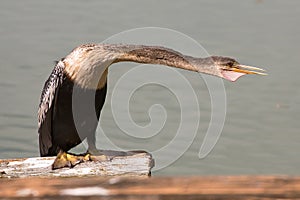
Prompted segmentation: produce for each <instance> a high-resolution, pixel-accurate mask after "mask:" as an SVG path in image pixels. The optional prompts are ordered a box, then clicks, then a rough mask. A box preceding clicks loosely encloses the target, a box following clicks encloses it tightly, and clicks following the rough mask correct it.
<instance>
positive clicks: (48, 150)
mask: <svg viewBox="0 0 300 200" xmlns="http://www.w3.org/2000/svg"><path fill="white" fill-rule="evenodd" d="M122 61H132V62H138V63H152V64H161V65H167V66H171V67H176V68H181V69H186V70H190V71H194V72H201V73H207V74H211V75H215V76H219V77H222V78H225V79H228V80H230V81H235V80H236V79H237V78H239V77H240V76H242V75H244V74H262V73H260V72H257V71H250V70H247V69H252V70H260V69H259V68H254V67H248V66H244V65H240V64H239V63H238V62H236V61H235V60H234V59H232V58H227V57H219V56H212V57H207V58H195V57H191V56H186V55H183V54H181V53H179V52H177V51H174V50H171V49H168V48H164V47H158V46H143V45H113V44H86V45H82V46H79V47H77V48H75V49H74V50H73V51H72V52H71V53H70V54H69V55H67V56H66V57H65V58H63V59H61V60H60V61H59V62H57V64H56V66H55V67H54V69H53V71H52V73H51V75H50V76H49V78H48V80H47V81H46V83H45V85H44V89H43V92H42V95H41V101H40V105H39V111H38V119H39V130H38V132H39V146H40V154H41V156H54V155H57V154H59V153H62V152H67V151H68V150H70V149H71V148H73V147H75V146H76V145H78V144H80V143H81V142H82V141H83V140H84V139H85V138H87V141H88V145H89V150H90V151H93V150H95V149H96V146H95V130H96V128H97V125H98V121H99V117H100V113H101V109H102V107H103V105H104V102H105V97H106V90H107V74H108V67H109V66H110V65H111V64H113V63H116V62H122ZM78 99H79V100H80V101H77V100H78ZM86 99H93V101H92V102H90V101H87V102H85V101H84V100H86ZM81 100H82V102H81ZM76 101H77V103H76ZM91 104H93V105H91ZM91 113H92V114H91ZM64 165H65V164H63V165H62V166H64ZM56 167H61V166H60V165H58V166H54V168H56Z"/></svg>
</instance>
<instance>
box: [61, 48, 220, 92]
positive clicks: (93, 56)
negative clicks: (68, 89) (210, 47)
mask: <svg viewBox="0 0 300 200" xmlns="http://www.w3.org/2000/svg"><path fill="white" fill-rule="evenodd" d="M126 61H130V62H137V63H147V64H159V65H167V66H171V67H175V68H181V69H185V70H190V71H195V72H201V73H207V74H211V75H219V74H218V73H219V72H218V70H217V68H216V67H215V66H214V62H213V59H211V58H210V57H207V58H195V57H191V56H186V55H183V54H181V53H179V52H177V51H174V50H172V49H168V48H165V47H160V46H144V45H123V44H118V45H115V44H88V45H82V46H79V47H77V48H76V49H74V50H73V51H72V52H71V53H70V54H69V55H68V56H67V57H66V58H65V59H63V60H62V62H63V63H64V65H65V68H64V70H65V72H66V74H67V75H68V76H69V77H70V78H71V80H73V81H74V82H76V83H77V84H79V85H80V86H82V87H83V88H97V89H99V88H102V87H103V86H104V85H105V83H106V77H107V68H108V67H109V66H110V65H111V64H113V63H117V62H126ZM100 77H101V78H100Z"/></svg>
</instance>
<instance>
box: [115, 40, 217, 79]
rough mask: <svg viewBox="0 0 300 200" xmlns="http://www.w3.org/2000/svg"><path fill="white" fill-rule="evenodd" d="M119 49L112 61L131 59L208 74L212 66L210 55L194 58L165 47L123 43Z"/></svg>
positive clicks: (132, 60)
mask: <svg viewBox="0 0 300 200" xmlns="http://www.w3.org/2000/svg"><path fill="white" fill-rule="evenodd" d="M119 49H123V51H124V53H123V54H121V56H120V57H118V58H117V59H116V60H115V61H114V62H122V61H131V62H138V63H148V64H159V65H167V66H171V67H175V68H181V69H185V70H190V71H195V72H202V73H210V74H212V70H213V68H214V63H213V60H212V59H211V58H210V57H207V58H194V57H191V56H186V55H183V54H181V53H179V52H177V51H174V50H172V49H168V48H165V47H160V46H143V45H123V46H119Z"/></svg>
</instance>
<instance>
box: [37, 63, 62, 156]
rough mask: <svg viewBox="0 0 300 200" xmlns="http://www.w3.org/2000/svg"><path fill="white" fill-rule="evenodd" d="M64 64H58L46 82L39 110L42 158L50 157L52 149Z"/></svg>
mask: <svg viewBox="0 0 300 200" xmlns="http://www.w3.org/2000/svg"><path fill="white" fill-rule="evenodd" d="M63 68H64V64H63V63H62V62H58V63H57V65H56V66H55V67H54V69H53V71H52V73H51V74H50V76H49V78H48V80H47V81H46V82H45V85H44V88H43V91H42V95H41V99H40V105H39V110H38V132H39V147H40V155H41V156H50V154H51V152H49V149H50V148H52V113H53V106H54V104H55V101H56V98H55V96H56V94H57V92H58V90H59V86H60V84H61V83H62V80H63Z"/></svg>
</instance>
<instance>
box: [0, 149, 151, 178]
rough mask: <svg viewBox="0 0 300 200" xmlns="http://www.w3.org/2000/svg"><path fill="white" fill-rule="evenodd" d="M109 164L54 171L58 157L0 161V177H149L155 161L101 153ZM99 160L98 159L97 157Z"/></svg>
mask: <svg viewBox="0 0 300 200" xmlns="http://www.w3.org/2000/svg"><path fill="white" fill-rule="evenodd" d="M102 153H104V154H105V155H109V157H110V159H109V160H103V159H102V156H99V159H98V160H101V161H86V162H82V163H79V164H77V165H76V166H74V167H73V168H62V169H56V170H52V168H51V165H52V163H53V162H54V159H55V157H35V158H23V159H11V160H0V177H2V178H5V177H8V178H18V177H32V176H38V177H72V176H76V177H78V176H95V175H96V176H113V175H118V176H119V175H125V176H149V175H150V174H151V168H152V167H153V166H154V160H153V159H152V156H151V154H149V153H147V152H145V151H129V152H121V151H102ZM95 158H96V159H97V156H95Z"/></svg>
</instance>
